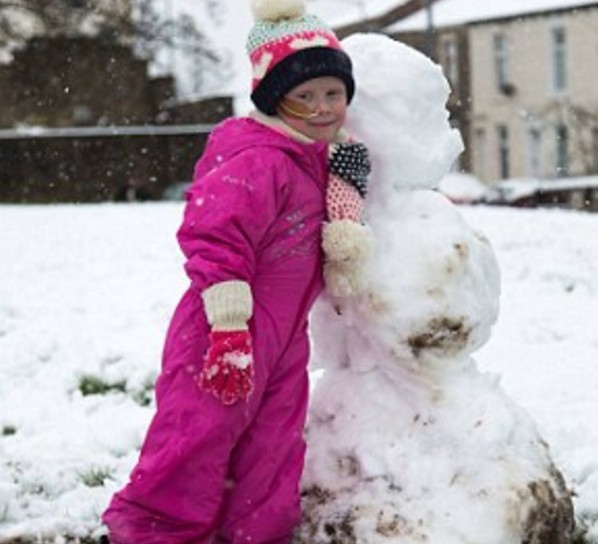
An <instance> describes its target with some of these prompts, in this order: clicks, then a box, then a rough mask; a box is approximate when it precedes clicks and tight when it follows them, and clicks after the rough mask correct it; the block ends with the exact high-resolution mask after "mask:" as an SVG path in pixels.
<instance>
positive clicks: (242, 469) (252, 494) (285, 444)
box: [218, 333, 309, 544]
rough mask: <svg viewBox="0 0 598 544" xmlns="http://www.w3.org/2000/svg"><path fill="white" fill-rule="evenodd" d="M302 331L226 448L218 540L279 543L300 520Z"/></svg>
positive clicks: (304, 393)
mask: <svg viewBox="0 0 598 544" xmlns="http://www.w3.org/2000/svg"><path fill="white" fill-rule="evenodd" d="M308 353H309V345H308V338H307V335H306V334H305V333H304V334H300V335H297V336H296V337H295V338H294V339H293V343H292V345H291V346H289V348H288V349H287V350H285V353H284V354H283V356H282V357H281V359H280V360H279V361H278V365H277V367H276V368H275V369H274V370H273V372H272V374H271V376H270V379H269V382H268V385H267V387H266V390H265V391H264V395H263V397H262V399H261V403H260V407H259V410H258V413H257V414H256V416H255V418H254V420H253V421H252V423H251V426H250V427H249V428H248V430H247V431H246V432H245V433H244V434H243V435H242V436H241V438H240V440H239V442H238V444H237V446H236V447H235V449H234V450H233V452H232V456H231V463H230V471H229V481H230V482H231V486H230V487H229V488H228V489H227V492H226V495H225V502H224V508H223V514H224V515H223V520H222V524H221V528H220V531H219V533H218V534H219V536H220V538H221V539H222V542H229V543H233V544H245V543H247V544H249V543H259V544H266V543H267V544H275V543H276V544H278V543H281V544H285V543H288V542H290V540H291V537H292V533H293V530H294V528H295V527H296V525H297V524H298V523H299V522H300V520H301V506H300V494H299V481H300V478H301V473H302V471H303V462H304V455H305V440H304V436H303V430H304V425H305V416H306V411H307V401H308V395H309V383H308V373H307V360H308Z"/></svg>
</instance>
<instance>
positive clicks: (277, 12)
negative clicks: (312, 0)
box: [251, 0, 305, 22]
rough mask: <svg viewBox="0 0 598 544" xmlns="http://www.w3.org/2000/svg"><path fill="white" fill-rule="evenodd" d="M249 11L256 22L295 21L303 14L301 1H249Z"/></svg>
mask: <svg viewBox="0 0 598 544" xmlns="http://www.w3.org/2000/svg"><path fill="white" fill-rule="evenodd" d="M251 11H252V12H253V17H254V18H255V20H256V21H273V22H276V21H281V20H283V19H296V18H298V17H301V16H302V15H303V14H305V4H304V2H303V0H251Z"/></svg>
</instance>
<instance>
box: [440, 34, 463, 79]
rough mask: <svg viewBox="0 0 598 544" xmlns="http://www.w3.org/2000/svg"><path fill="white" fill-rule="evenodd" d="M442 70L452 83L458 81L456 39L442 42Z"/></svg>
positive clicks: (457, 48) (457, 46) (457, 47)
mask: <svg viewBox="0 0 598 544" xmlns="http://www.w3.org/2000/svg"><path fill="white" fill-rule="evenodd" d="M443 57H444V70H445V73H446V77H447V78H448V79H449V81H450V82H451V83H452V84H453V85H455V86H456V85H457V84H458V83H459V45H458V44H457V41H456V40H446V41H445V42H444V44H443Z"/></svg>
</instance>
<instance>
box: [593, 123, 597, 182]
mask: <svg viewBox="0 0 598 544" xmlns="http://www.w3.org/2000/svg"><path fill="white" fill-rule="evenodd" d="M592 157H593V158H594V164H593V165H592V167H593V168H592V173H593V174H598V128H594V129H592Z"/></svg>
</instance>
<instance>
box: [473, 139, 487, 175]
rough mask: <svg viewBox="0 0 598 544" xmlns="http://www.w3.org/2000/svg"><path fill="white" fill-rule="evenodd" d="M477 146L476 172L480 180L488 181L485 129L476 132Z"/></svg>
mask: <svg viewBox="0 0 598 544" xmlns="http://www.w3.org/2000/svg"><path fill="white" fill-rule="evenodd" d="M474 134H475V145H474V148H473V153H474V161H475V172H476V174H477V175H478V177H479V178H480V179H488V178H487V172H486V131H485V130H484V129H483V128H476V130H475V133H474Z"/></svg>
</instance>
